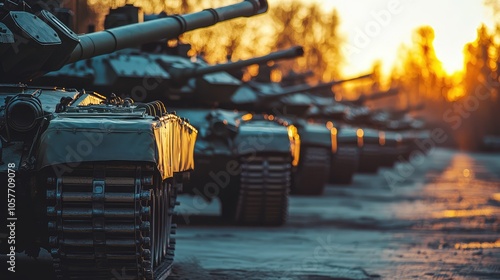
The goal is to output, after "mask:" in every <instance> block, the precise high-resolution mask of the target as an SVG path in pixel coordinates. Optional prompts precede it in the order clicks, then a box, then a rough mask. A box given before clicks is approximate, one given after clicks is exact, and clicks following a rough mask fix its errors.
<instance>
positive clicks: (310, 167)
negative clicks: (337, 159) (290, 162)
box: [292, 147, 331, 195]
mask: <svg viewBox="0 0 500 280" xmlns="http://www.w3.org/2000/svg"><path fill="white" fill-rule="evenodd" d="M330 161H331V151H330V150H329V149H325V148H318V147H304V149H303V150H302V151H301V155H300V163H299V166H298V170H297V172H296V173H295V174H294V180H293V187H292V194H298V195H321V194H322V193H323V191H324V190H325V185H326V183H327V182H328V179H329V176H330V175H329V172H330Z"/></svg>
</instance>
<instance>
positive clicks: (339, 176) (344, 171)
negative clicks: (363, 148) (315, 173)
mask: <svg viewBox="0 0 500 280" xmlns="http://www.w3.org/2000/svg"><path fill="white" fill-rule="evenodd" d="M358 166H359V149H358V148H357V147H342V148H340V149H338V151H337V153H336V154H335V155H334V156H333V159H332V165H331V171H330V183H332V184H350V183H352V177H354V173H356V172H357V171H358Z"/></svg>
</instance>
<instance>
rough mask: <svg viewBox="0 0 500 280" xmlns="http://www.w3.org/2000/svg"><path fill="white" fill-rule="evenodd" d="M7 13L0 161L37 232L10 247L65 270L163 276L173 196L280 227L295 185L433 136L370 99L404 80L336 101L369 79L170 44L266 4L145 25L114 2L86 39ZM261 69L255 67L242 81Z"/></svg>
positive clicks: (41, 19) (311, 183) (32, 16)
mask: <svg viewBox="0 0 500 280" xmlns="http://www.w3.org/2000/svg"><path fill="white" fill-rule="evenodd" d="M0 8H1V14H0V16H1V17H2V22H1V23H0V35H1V36H0V43H1V45H0V55H1V57H2V66H3V68H2V69H3V70H2V73H1V76H0V81H1V82H2V83H6V84H2V85H1V91H0V94H1V95H2V96H4V97H5V98H4V100H3V101H1V102H2V103H0V106H1V109H2V114H3V115H2V120H3V121H2V128H1V131H0V135H1V138H2V146H0V149H1V151H2V153H0V156H1V155H3V156H2V158H0V161H1V162H3V163H2V165H0V168H2V169H1V172H2V180H4V179H5V180H4V181H7V180H8V178H11V175H9V174H10V173H9V172H11V171H12V172H15V173H16V176H17V179H16V180H17V182H18V185H17V189H16V192H17V195H18V196H17V197H16V199H17V201H18V206H17V207H16V209H17V210H16V211H17V212H16V213H17V215H18V216H19V220H20V222H19V225H18V226H19V227H21V228H22V229H23V231H24V230H25V232H37V234H34V235H33V234H29V235H28V234H25V235H22V234H20V235H18V236H17V238H18V239H19V240H20V241H22V242H18V244H23V245H18V247H17V248H15V250H16V251H19V250H25V251H26V252H27V253H28V254H30V255H33V256H36V255H37V254H38V251H39V249H40V248H46V249H47V250H49V252H50V253H51V254H52V257H53V258H54V268H55V271H56V274H57V275H58V276H59V277H61V278H69V277H71V278H82V277H83V278H85V279H87V278H89V277H93V278H98V277H103V278H109V277H110V275H111V274H112V271H113V269H118V270H119V271H123V270H122V269H123V268H125V270H126V271H130V273H132V274H134V275H137V278H138V279H143V278H146V279H162V278H165V277H166V276H167V275H168V273H169V271H170V268H171V265H172V260H173V251H174V249H175V239H174V238H173V235H174V234H175V230H176V225H175V224H174V222H175V220H174V219H173V217H174V206H175V205H176V204H177V201H176V197H177V194H178V193H187V194H192V195H197V196H201V197H203V198H204V199H206V200H211V199H215V198H218V199H220V201H221V205H222V211H221V212H222V217H223V218H224V219H226V220H228V221H231V222H234V223H237V224H246V225H249V224H251V225H282V224H283V223H285V222H286V219H287V214H288V213H287V212H288V196H289V194H290V193H291V194H297V195H321V194H322V193H323V191H324V189H325V186H326V185H327V184H329V183H338V184H349V183H351V181H352V179H353V176H354V174H355V173H356V172H377V170H378V169H379V168H380V167H382V166H384V167H390V166H393V165H394V164H395V163H396V162H397V161H398V160H404V159H408V158H409V156H410V154H411V153H412V152H413V151H414V150H415V149H417V148H418V147H417V145H416V143H417V142H418V141H420V140H423V139H426V138H428V137H429V135H428V132H427V130H426V129H425V127H424V123H423V122H422V121H421V120H418V119H414V118H412V117H410V116H409V115H408V113H409V112H410V111H411V110H415V109H418V108H407V109H406V110H402V111H387V110H379V111H371V110H369V109H368V107H366V106H365V105H364V103H365V102H366V101H369V100H374V99H380V98H385V97H389V96H394V95H397V94H398V90H397V89H390V90H388V91H384V92H374V93H371V94H369V95H363V96H362V97H361V98H359V99H358V100H354V101H344V102H337V101H335V99H334V94H335V93H334V92H333V91H332V88H334V86H335V85H339V84H342V83H347V82H350V81H353V80H360V79H370V75H363V76H359V77H354V78H350V79H346V80H336V81H331V82H328V83H319V84H316V85H310V84H308V83H306V78H307V76H308V73H303V74H295V75H289V76H288V77H285V78H284V79H283V80H282V81H281V82H272V81H271V78H270V71H269V69H268V68H266V64H267V63H269V62H277V61H279V60H282V59H293V58H296V57H299V56H302V55H303V50H302V48H301V47H293V48H290V49H288V50H281V51H278V52H275V53H271V54H269V55H266V56H262V57H255V58H251V59H248V60H240V61H236V62H227V63H223V64H217V65H208V64H207V63H206V62H205V61H204V59H203V57H188V56H187V50H189V45H185V44H180V43H179V44H177V45H176V46H175V47H172V46H169V44H167V40H169V39H175V38H177V36H179V35H180V34H182V33H183V32H186V31H189V30H193V29H196V28H201V27H205V26H209V25H213V24H215V23H217V22H219V21H222V20H230V19H232V18H235V17H240V16H252V15H255V14H261V13H263V12H265V11H266V10H267V2H266V1H265V0H260V1H256V0H247V1H243V2H241V3H238V4H234V5H231V6H227V7H223V8H218V9H211V10H206V11H203V12H199V13H194V14H189V15H185V16H149V17H145V18H146V19H147V21H146V22H144V23H139V22H138V19H139V18H141V17H140V16H139V9H138V8H136V7H134V6H131V5H127V6H124V7H121V8H118V9H113V10H111V11H110V13H109V15H108V16H107V17H106V20H105V28H106V31H104V32H97V33H92V34H87V35H76V34H74V33H73V32H72V31H71V30H69V29H68V28H67V27H65V25H64V24H63V23H62V22H61V21H60V20H59V19H57V18H56V17H55V16H54V15H52V14H51V13H49V12H47V11H39V10H35V11H26V6H25V5H19V4H16V1H6V2H4V3H2V4H1V7H0ZM255 64H258V65H260V73H259V75H258V76H257V77H255V78H254V79H252V80H250V81H243V80H242V75H241V73H242V72H241V71H242V70H243V69H244V68H245V67H247V66H250V65H255ZM43 74H45V75H43ZM20 82H25V83H28V84H29V85H26V84H19V83H20ZM73 88H75V89H86V91H84V90H80V91H78V90H72V89H73ZM11 163H12V164H11ZM9 182H10V181H9ZM9 215H10V213H9ZM19 232H21V231H19ZM1 244H2V248H3V247H4V245H6V244H7V243H6V242H4V241H3V240H2V243H1ZM7 248H8V247H7ZM8 250H9V249H7V251H8Z"/></svg>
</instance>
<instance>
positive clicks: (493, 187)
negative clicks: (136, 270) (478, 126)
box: [172, 149, 500, 279]
mask: <svg viewBox="0 0 500 280" xmlns="http://www.w3.org/2000/svg"><path fill="white" fill-rule="evenodd" d="M290 202H291V207H290V218H289V222H288V223H287V225H286V226H284V227H279V228H256V227H243V228H242V227H233V226H229V225H224V224H221V223H218V222H217V219H216V218H215V217H214V216H211V215H216V214H217V212H218V207H219V205H218V203H212V204H210V205H208V206H207V207H206V208H204V209H203V213H204V214H203V215H199V214H198V215H190V216H189V218H190V219H189V221H190V223H189V224H188V225H180V226H179V230H178V232H179V234H178V236H177V252H176V265H175V269H174V273H173V275H172V276H173V277H172V278H173V279H500V155H498V154H496V155H486V154H465V153H459V152H456V151H451V150H444V149H437V150H434V151H432V152H431V153H430V154H429V155H428V157H427V158H426V159H425V160H423V161H420V160H417V161H414V162H412V163H404V164H398V165H397V166H396V168H393V169H382V170H380V171H379V173H378V174H377V175H356V177H355V180H354V184H353V185H350V186H329V187H328V189H327V191H326V193H325V195H324V196H322V197H292V198H291V201H290ZM182 203H183V204H181V206H182V205H184V208H182V207H181V213H183V214H184V215H186V213H187V212H186V211H187V209H190V206H192V204H193V201H192V198H190V197H183V198H182Z"/></svg>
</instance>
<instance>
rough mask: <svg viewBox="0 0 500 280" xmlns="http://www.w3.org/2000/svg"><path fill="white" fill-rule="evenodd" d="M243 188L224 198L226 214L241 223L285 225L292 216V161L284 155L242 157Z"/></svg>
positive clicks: (241, 182)
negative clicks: (290, 214) (289, 199)
mask: <svg viewBox="0 0 500 280" xmlns="http://www.w3.org/2000/svg"><path fill="white" fill-rule="evenodd" d="M240 163H241V175H240V186H239V188H232V189H235V190H237V191H236V192H234V193H233V194H236V196H232V197H231V196H230V195H228V194H229V193H226V194H225V195H224V196H222V197H221V200H222V207H223V210H222V212H223V215H224V217H225V218H229V217H231V219H232V220H233V221H235V222H237V223H240V224H246V225H282V224H284V223H285V222H286V219H287V215H288V193H289V188H290V181H291V179H290V177H291V160H290V158H289V157H284V156H280V155H257V156H247V157H242V158H241V161H240Z"/></svg>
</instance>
